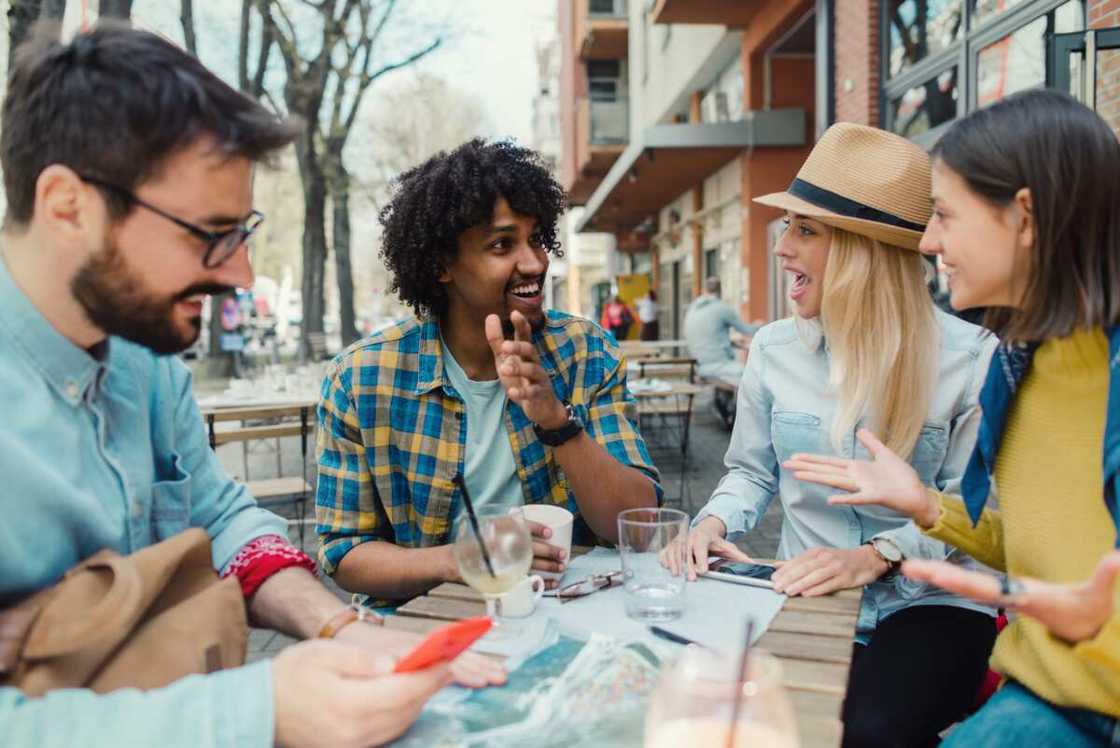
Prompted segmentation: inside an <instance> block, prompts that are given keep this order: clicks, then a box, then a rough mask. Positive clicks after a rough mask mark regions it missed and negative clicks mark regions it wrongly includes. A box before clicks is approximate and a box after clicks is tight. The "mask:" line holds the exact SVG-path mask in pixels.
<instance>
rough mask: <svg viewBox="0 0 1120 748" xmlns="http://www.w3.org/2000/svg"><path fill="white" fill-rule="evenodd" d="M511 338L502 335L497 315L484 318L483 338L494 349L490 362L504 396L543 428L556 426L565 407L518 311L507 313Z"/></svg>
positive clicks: (564, 416) (563, 416)
mask: <svg viewBox="0 0 1120 748" xmlns="http://www.w3.org/2000/svg"><path fill="white" fill-rule="evenodd" d="M510 322H511V323H512V324H513V340H506V339H505V337H504V336H503V335H502V322H501V320H500V319H499V318H498V315H496V314H491V315H489V316H488V317H487V318H486V340H487V341H488V342H489V343H490V350H491V351H493V353H494V365H495V367H496V368H497V369H498V379H499V380H500V381H501V383H502V387H503V388H504V389H505V391H506V396H507V397H508V398H509V399H510V400H512V401H513V402H515V403H517V404H518V405H519V406H521V409H522V410H523V411H525V415H526V416H527V417H528V418H529V420H530V421H532V422H533V423H535V424H537V425H538V426H540V427H541V428H543V429H550V430H551V429H558V428H560V427H561V426H563V425H564V424H565V423H567V421H568V411H567V409H566V408H565V407H564V404H563V403H562V402H560V399H559V398H557V397H556V393H555V392H554V391H553V389H552V382H551V380H550V379H549V377H548V372H546V371H545V370H544V367H543V366H541V359H540V355H539V354H538V353H537V348H536V346H534V345H533V331H532V329H531V328H530V327H529V321H528V320H527V319H525V315H523V314H521V312H513V313H512V314H511V315H510Z"/></svg>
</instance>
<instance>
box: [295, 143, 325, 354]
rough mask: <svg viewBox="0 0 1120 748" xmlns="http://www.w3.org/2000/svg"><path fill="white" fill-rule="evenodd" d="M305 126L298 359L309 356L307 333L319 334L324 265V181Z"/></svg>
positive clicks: (300, 146) (300, 156)
mask: <svg viewBox="0 0 1120 748" xmlns="http://www.w3.org/2000/svg"><path fill="white" fill-rule="evenodd" d="M313 138H314V134H313V132H312V129H311V128H310V127H309V128H307V129H306V130H304V132H303V133H301V134H300V136H299V139H297V140H296V158H297V160H298V161H299V176H300V180H301V181H302V182H303V283H302V286H301V292H302V296H303V321H302V322H300V341H299V355H300V359H303V360H306V359H307V358H308V357H309V354H310V353H311V342H310V341H311V338H310V336H311V334H312V333H322V332H323V314H324V312H325V311H326V303H325V301H326V300H325V297H324V291H325V289H324V272H325V270H326V264H327V232H326V224H325V221H326V213H327V180H326V177H325V176H324V175H323V168H322V164H320V163H319V159H318V157H317V155H316V153H315V145H314V140H313Z"/></svg>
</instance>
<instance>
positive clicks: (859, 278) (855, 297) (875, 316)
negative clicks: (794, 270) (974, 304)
mask: <svg viewBox="0 0 1120 748" xmlns="http://www.w3.org/2000/svg"><path fill="white" fill-rule="evenodd" d="M926 273H927V266H926V263H925V261H924V260H923V259H922V256H921V255H920V254H918V253H917V252H913V251H910V250H906V249H901V248H899V247H894V246H891V245H889V244H884V243H882V242H879V241H877V240H875V239H871V238H869V237H865V236H862V235H859V234H853V233H851V232H848V231H844V230H842V229H833V231H832V246H831V248H830V249H829V254H828V264H827V267H826V268H825V273H824V283H823V286H822V287H823V290H824V293H823V297H822V300H821V316H820V325H821V331H822V332H823V334H824V337H825V339H826V340H827V341H828V345H829V351H830V359H829V383H830V384H831V386H832V389H833V391H834V392H835V393H836V395H837V398H838V399H839V408H838V409H837V411H836V416H835V418H834V419H833V421H832V431H831V437H832V444H833V447H834V448H836V449H837V450H838V451H839V449H840V446H841V441H842V440H843V438H844V437H845V435H847V434H848V433H850V432H851V430H852V429H853V428H854V427H855V426H856V424H857V423H858V422H859V420H860V419H861V418H863V417H865V416H866V425H867V427H868V428H870V429H871V430H872V431H874V432H875V433H876V435H877V436H878V437H879V438H880V439H881V440H882V441H883V443H884V444H886V445H887V446H888V447H890V448H891V450H892V451H893V452H894V453H895V454H897V455H899V456H901V457H903V458H908V457H909V456H910V453H911V452H912V451H913V449H914V445H915V444H917V442H918V436H919V435H920V434H921V431H922V425H923V424H924V423H925V419H926V414H927V413H928V412H929V405H930V400H931V398H932V396H933V387H934V382H935V381H936V377H937V360H938V348H939V346H940V340H939V336H938V327H937V320H936V319H935V317H934V307H933V301H932V300H931V299H930V296H929V291H928V290H927V288H926Z"/></svg>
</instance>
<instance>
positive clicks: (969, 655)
mask: <svg viewBox="0 0 1120 748" xmlns="http://www.w3.org/2000/svg"><path fill="white" fill-rule="evenodd" d="M995 639H996V625H995V619H993V618H992V617H991V616H988V615H985V614H983V613H978V612H976V611H973V610H965V609H964V608H957V607H953V606H949V605H915V606H912V607H909V608H906V609H905V610H900V611H899V612H897V613H895V614H893V615H891V616H888V617H887V618H886V619H885V620H883V621H880V622H879V625H878V626H877V627H876V629H875V633H874V634H873V635H872V637H871V642H870V643H869V644H867V646H863V645H860V644H857V645H855V648H854V650H853V652H852V669H851V674H850V675H849V677H848V695H847V698H846V699H845V700H844V711H843V720H844V742H843V746H844V748H877V747H878V746H892V747H894V746H897V747H898V748H923V747H924V746H935V745H937V744H938V742H940V739H939V738H938V733H939V732H941V731H942V730H944V729H945V728H946V727H948V726H949V725H951V724H952V723H953V722H956V721H957V720H959V719H960V718H961V717H963V716H964V715H965V714H966V713H967V712H968V710H970V709H971V708H972V706H973V705H974V704H975V702H976V695H977V692H978V691H979V690H980V684H981V683H982V682H983V680H984V675H985V673H987V671H988V657H989V656H990V655H991V652H992V645H993V644H994V643H995Z"/></svg>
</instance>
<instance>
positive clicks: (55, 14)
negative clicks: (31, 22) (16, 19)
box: [39, 0, 66, 21]
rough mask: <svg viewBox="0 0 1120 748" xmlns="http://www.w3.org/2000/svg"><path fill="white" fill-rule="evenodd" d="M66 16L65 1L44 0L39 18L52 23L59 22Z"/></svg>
mask: <svg viewBox="0 0 1120 748" xmlns="http://www.w3.org/2000/svg"><path fill="white" fill-rule="evenodd" d="M64 15H66V0H46V2H44V3H43V10H42V12H40V13H39V18H49V19H51V20H52V21H61V20H62V17H63V16H64Z"/></svg>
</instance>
